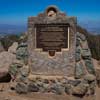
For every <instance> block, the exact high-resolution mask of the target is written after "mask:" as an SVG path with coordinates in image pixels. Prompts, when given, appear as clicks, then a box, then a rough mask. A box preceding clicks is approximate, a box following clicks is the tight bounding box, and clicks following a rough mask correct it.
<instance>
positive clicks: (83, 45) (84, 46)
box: [80, 41, 89, 49]
mask: <svg viewBox="0 0 100 100" xmlns="http://www.w3.org/2000/svg"><path fill="white" fill-rule="evenodd" d="M80 45H81V47H82V49H88V48H89V47H88V43H87V41H84V42H82V43H81V44H80Z"/></svg>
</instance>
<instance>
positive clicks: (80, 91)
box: [72, 83, 88, 96]
mask: <svg viewBox="0 0 100 100" xmlns="http://www.w3.org/2000/svg"><path fill="white" fill-rule="evenodd" d="M87 91H88V84H84V83H80V84H79V85H78V86H76V87H73V89H72V94H73V95H77V96H84V95H85V94H86V93H87Z"/></svg>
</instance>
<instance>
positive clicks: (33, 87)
mask: <svg viewBox="0 0 100 100" xmlns="http://www.w3.org/2000/svg"><path fill="white" fill-rule="evenodd" d="M28 91H29V92H38V91H39V87H38V86H37V85H36V84H35V83H29V85H28Z"/></svg>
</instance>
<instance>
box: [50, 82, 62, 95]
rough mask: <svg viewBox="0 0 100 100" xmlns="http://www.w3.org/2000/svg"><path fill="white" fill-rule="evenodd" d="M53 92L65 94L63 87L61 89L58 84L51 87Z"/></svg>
mask: <svg viewBox="0 0 100 100" xmlns="http://www.w3.org/2000/svg"><path fill="white" fill-rule="evenodd" d="M51 91H52V92H53V93H56V94H59V95H60V94H62V93H63V87H61V86H60V85H59V84H58V83H53V84H52V86H51Z"/></svg>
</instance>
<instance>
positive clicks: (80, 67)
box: [75, 62, 84, 79]
mask: <svg viewBox="0 0 100 100" xmlns="http://www.w3.org/2000/svg"><path fill="white" fill-rule="evenodd" d="M83 75H84V68H83V63H82V62H77V63H76V66H75V78H77V79H80V78H81V77H82V76H83Z"/></svg>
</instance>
